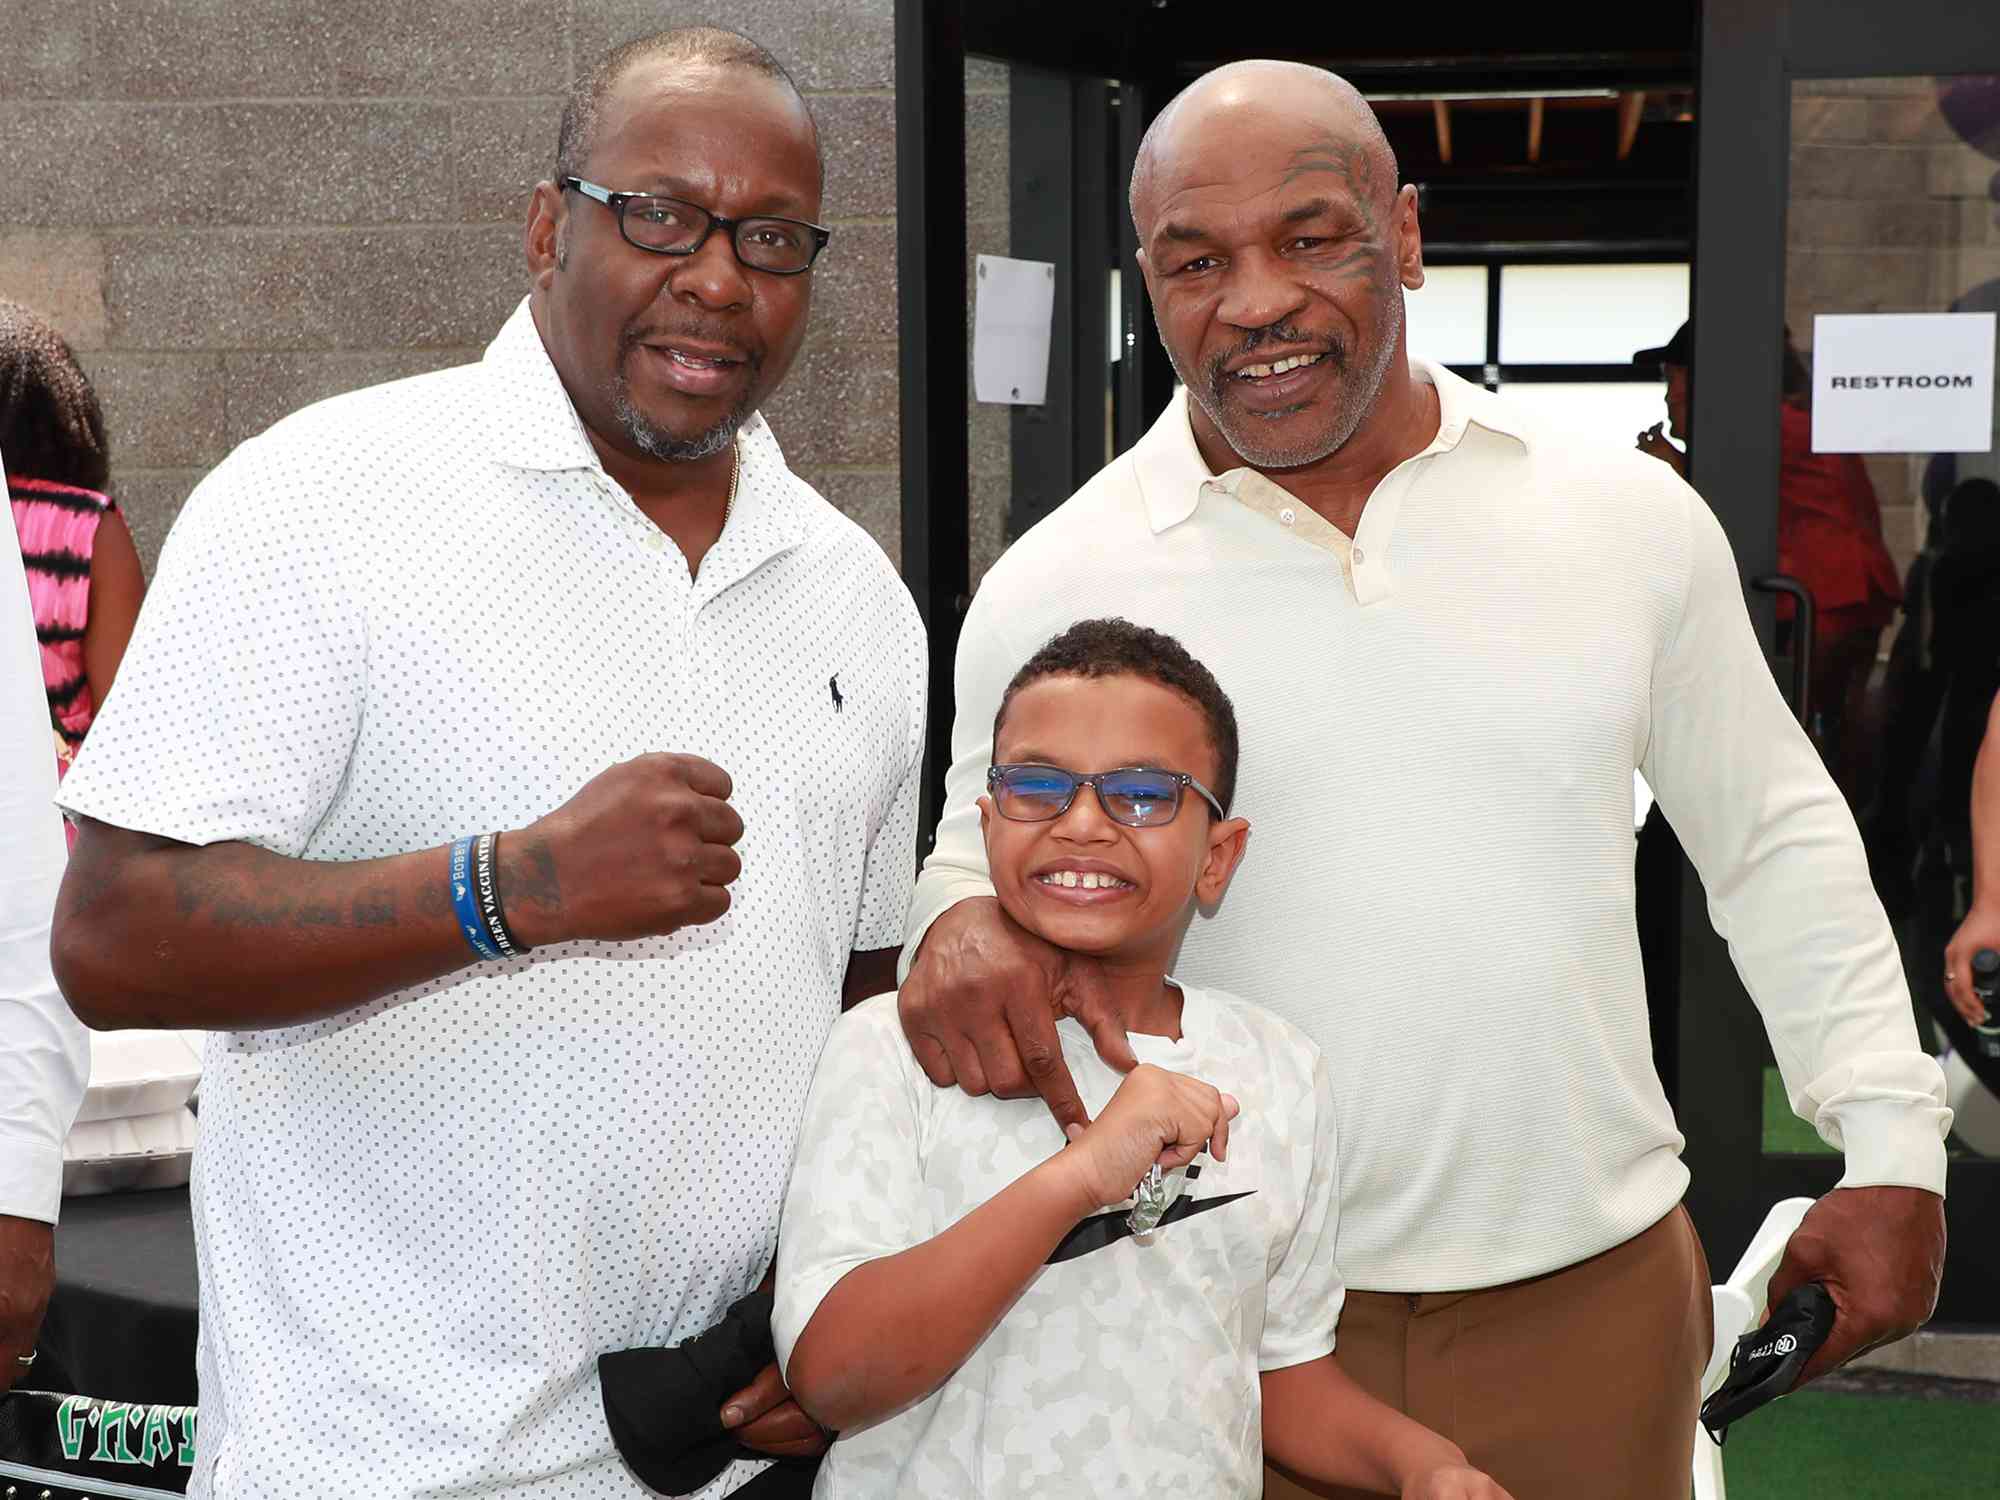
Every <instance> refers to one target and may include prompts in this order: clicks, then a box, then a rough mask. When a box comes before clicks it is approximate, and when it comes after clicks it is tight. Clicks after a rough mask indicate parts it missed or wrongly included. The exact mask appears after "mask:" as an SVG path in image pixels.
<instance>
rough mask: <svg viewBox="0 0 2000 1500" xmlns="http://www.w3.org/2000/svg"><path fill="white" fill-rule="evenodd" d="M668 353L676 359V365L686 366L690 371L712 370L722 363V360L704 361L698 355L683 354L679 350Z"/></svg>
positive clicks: (670, 350) (671, 350)
mask: <svg viewBox="0 0 2000 1500" xmlns="http://www.w3.org/2000/svg"><path fill="white" fill-rule="evenodd" d="M667 353H669V354H671V355H672V356H673V357H674V361H675V363H677V364H683V365H686V366H687V367H688V368H689V369H690V370H712V369H714V368H715V367H716V366H717V365H718V364H720V363H721V361H720V360H714V359H702V358H701V357H699V356H698V355H693V354H683V353H681V351H680V350H678V349H669V350H668V351H667Z"/></svg>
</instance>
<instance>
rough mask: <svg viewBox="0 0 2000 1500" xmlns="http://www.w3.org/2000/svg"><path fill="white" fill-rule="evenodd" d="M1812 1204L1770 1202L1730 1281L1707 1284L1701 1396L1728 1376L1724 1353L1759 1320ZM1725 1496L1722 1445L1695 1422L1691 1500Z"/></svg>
mask: <svg viewBox="0 0 2000 1500" xmlns="http://www.w3.org/2000/svg"><path fill="white" fill-rule="evenodd" d="M1812 1206H1813V1200H1812V1199H1811V1198H1787V1199H1785V1200H1784V1201H1783V1202H1782V1203H1778V1204H1776V1205H1774V1206H1773V1207H1772V1209H1771V1211H1770V1212H1769V1213H1768V1214H1766V1215H1764V1222H1763V1224H1762V1225H1761V1226H1760V1227H1759V1228H1758V1230H1757V1232H1756V1234H1754V1235H1752V1236H1751V1239H1750V1248H1749V1249H1747V1250H1745V1251H1744V1252H1743V1258H1742V1259H1741V1260H1739V1261H1737V1262H1736V1269H1735V1270H1734V1271H1731V1272H1730V1273H1729V1280H1727V1281H1725V1282H1724V1283H1722V1285H1720V1286H1716V1287H1711V1288H1709V1295H1710V1296H1711V1297H1713V1298H1714V1299H1715V1344H1714V1347H1713V1348H1712V1349H1711V1350H1710V1351H1709V1356H1708V1368H1707V1369H1706V1370H1704V1371H1702V1374H1701V1399H1702V1400H1704V1401H1706V1400H1707V1399H1708V1398H1709V1397H1710V1396H1712V1395H1714V1394H1715V1392H1716V1389H1717V1388H1718V1387H1719V1386H1721V1384H1722V1382H1723V1381H1724V1380H1726V1379H1727V1378H1728V1376H1729V1356H1730V1355H1731V1354H1732V1353H1734V1352H1735V1350H1736V1341H1737V1340H1738V1339H1739V1338H1741V1337H1742V1336H1743V1335H1744V1334H1746V1333H1748V1332H1749V1331H1750V1330H1751V1329H1752V1328H1754V1327H1756V1326H1757V1324H1758V1323H1760V1322H1762V1321H1763V1318H1764V1303H1765V1300H1766V1296H1767V1293H1768V1292H1769V1289H1770V1285H1771V1274H1772V1272H1774V1271H1776V1270H1777V1269H1778V1262H1779V1261H1780V1260H1782V1259H1784V1255H1785V1245H1786V1243H1787V1242H1788V1241H1789V1240H1790V1239H1791V1237H1792V1234H1793V1232H1794V1231H1795V1230H1796V1229H1797V1228H1798V1227H1799V1222H1800V1220H1802V1219H1804V1218H1805V1216H1806V1210H1807V1209H1809V1208H1811V1207H1812ZM1727 1494H1728V1491H1727V1490H1726V1488H1725V1487H1724V1485H1723V1482H1722V1449H1721V1448H1719V1447H1717V1446H1716V1444H1715V1441H1714V1440H1713V1439H1712V1438H1710V1437H1709V1435H1708V1432H1707V1430H1706V1429H1705V1428H1704V1427H1703V1426H1702V1425H1701V1423H1699V1422H1696V1423H1695V1427H1694V1497H1695V1500H1726V1497H1727Z"/></svg>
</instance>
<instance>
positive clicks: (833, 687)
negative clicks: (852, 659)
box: [826, 672, 847, 713]
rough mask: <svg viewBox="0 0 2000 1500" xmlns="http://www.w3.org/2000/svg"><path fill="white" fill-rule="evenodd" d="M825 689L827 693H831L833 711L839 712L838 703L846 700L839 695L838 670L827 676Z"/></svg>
mask: <svg viewBox="0 0 2000 1500" xmlns="http://www.w3.org/2000/svg"><path fill="white" fill-rule="evenodd" d="M826 690H827V691H828V692H829V693H831V694H833V711H834V712H835V713H839V712H840V705H841V704H842V703H844V702H846V701H847V700H846V699H844V698H842V697H841V696H840V674H839V673H838V672H836V673H834V674H833V676H831V677H829V678H827V680H826Z"/></svg>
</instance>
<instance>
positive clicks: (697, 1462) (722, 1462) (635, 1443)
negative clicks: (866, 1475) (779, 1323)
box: [597, 1292, 819, 1500]
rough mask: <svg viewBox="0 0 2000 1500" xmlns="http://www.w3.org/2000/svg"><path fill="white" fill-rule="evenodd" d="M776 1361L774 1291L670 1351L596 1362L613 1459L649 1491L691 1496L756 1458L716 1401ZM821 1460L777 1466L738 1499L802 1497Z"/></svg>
mask: <svg viewBox="0 0 2000 1500" xmlns="http://www.w3.org/2000/svg"><path fill="white" fill-rule="evenodd" d="M774 1357H775V1354H774V1351H773V1349H772V1345H771V1294H770V1293H769V1292H752V1293H750V1295H749V1296H747V1297H744V1298H741V1299H740V1300H739V1301H737V1302H735V1303H733V1304H732V1305H731V1306H730V1309H729V1311H728V1312H727V1313H725V1314H723V1318H722V1321H721V1322H720V1323H718V1324H716V1325H715V1326H714V1327H713V1328H711V1329H709V1330H708V1331H707V1332H706V1333H702V1334H699V1335H697V1336H696V1337H694V1338H692V1339H689V1340H688V1341H687V1342H686V1343H682V1344H676V1345H674V1346H673V1347H672V1348H671V1349H620V1350H617V1351H615V1352H613V1353H610V1354H602V1355H599V1356H598V1359H597V1374H598V1379H599V1382H600V1383H601V1385H602V1386H603V1390H604V1419H605V1421H606V1423H607V1424H608V1425H609V1426H610V1428H611V1440H612V1441H613V1442H614V1443H616V1444H617V1446H618V1452H619V1455H620V1456H621V1457H622V1458H623V1459H624V1460H625V1463H626V1465H627V1466H628V1467H629V1468H630V1469H631V1470H632V1472H633V1473H634V1474H635V1475H637V1476H638V1478H639V1479H640V1481H641V1482H642V1483H644V1484H645V1485H646V1487H647V1488H648V1489H651V1490H654V1491H656V1492H657V1493H659V1494H662V1495H688V1494H692V1493H694V1491H696V1490H698V1489H700V1488H701V1487H702V1486H703V1485H705V1484H707V1483H708V1482H709V1481H710V1480H711V1479H713V1478H715V1476H716V1475H718V1474H720V1473H721V1472H722V1471H723V1470H724V1469H726V1468H727V1467H729V1465H730V1463H731V1462H732V1461H733V1460H735V1459H738V1458H759V1457H767V1456H768V1455H764V1454H757V1453H753V1452H751V1451H750V1450H749V1449H748V1448H745V1447H744V1446H743V1445H742V1444H740V1443H738V1442H737V1441H736V1434H735V1433H733V1432H730V1431H728V1430H727V1429H725V1428H724V1427H723V1425H722V1403H723V1402H724V1401H726V1400H728V1399H729V1398H730V1397H731V1396H733V1395H735V1394H736V1393H737V1392H738V1391H740V1390H742V1389H743V1387H744V1386H746V1385H748V1384H749V1383H750V1382H751V1381H752V1380H754V1379H755V1378H756V1377H757V1373H758V1372H759V1371H760V1370H762V1369H763V1368H764V1366H766V1365H768V1364H769V1363H770V1362H771V1361H772V1359H773V1358H774ZM818 1467H819V1461H818V1460H817V1459H812V1460H806V1461H803V1462H799V1461H793V1460H785V1461H782V1462H779V1463H776V1464H773V1465H772V1466H771V1467H770V1468H769V1469H767V1470H765V1471H764V1472H763V1473H762V1474H760V1475H758V1476H757V1477H756V1478H755V1479H753V1480H752V1481H751V1482H750V1483H749V1484H748V1485H747V1486H745V1487H743V1488H741V1489H739V1490H737V1491H736V1493H737V1494H738V1495H743V1496H757V1497H769V1500H778V1497H781V1496H806V1495H809V1494H811V1492H812V1483H813V1474H814V1471H815V1470H816V1469H817V1468H818Z"/></svg>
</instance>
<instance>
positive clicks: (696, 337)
mask: <svg viewBox="0 0 2000 1500" xmlns="http://www.w3.org/2000/svg"><path fill="white" fill-rule="evenodd" d="M675 339H686V340H687V341H688V342H689V343H694V344H712V345H718V346H720V347H722V348H724V349H730V350H733V351H735V352H736V353H738V354H740V355H742V356H743V362H744V363H745V364H746V365H748V366H749V367H750V371H751V373H752V374H755V373H756V372H757V371H758V370H761V369H762V368H763V367H764V349H763V346H762V345H761V344H752V343H746V342H745V341H744V340H743V339H741V338H739V337H738V336H736V335H735V334H734V333H732V332H731V331H730V330H729V329H727V328H722V327H717V326H715V325H713V324H708V323H698V322H690V323H675V324H673V325H671V326H653V327H646V328H641V327H639V326H637V325H636V324H632V325H628V326H627V327H626V329H625V331H624V332H623V333H621V334H619V335H618V357H619V359H620V360H621V361H622V360H623V359H624V357H625V356H626V355H627V354H630V353H631V352H632V351H633V350H634V349H636V348H638V347H639V346H640V345H641V344H661V343H671V342H673V341H674V340H675Z"/></svg>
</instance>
